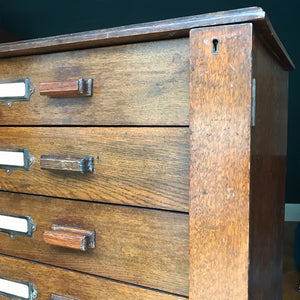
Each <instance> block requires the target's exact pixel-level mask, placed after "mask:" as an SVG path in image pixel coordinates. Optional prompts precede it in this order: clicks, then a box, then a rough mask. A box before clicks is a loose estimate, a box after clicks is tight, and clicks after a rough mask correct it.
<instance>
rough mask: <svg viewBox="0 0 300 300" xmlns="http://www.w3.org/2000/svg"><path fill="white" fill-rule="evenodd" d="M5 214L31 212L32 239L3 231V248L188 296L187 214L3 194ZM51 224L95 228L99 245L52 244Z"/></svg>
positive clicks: (0, 205) (0, 206) (0, 248)
mask: <svg viewBox="0 0 300 300" xmlns="http://www.w3.org/2000/svg"><path fill="white" fill-rule="evenodd" d="M0 211H1V213H6V214H14V215H29V216H31V217H32V219H33V222H34V223H35V224H36V226H37V231H36V232H35V233H34V234H33V237H32V238H28V237H23V236H16V238H15V239H14V240H11V239H10V238H9V236H8V235H7V234H4V233H2V234H1V246H0V251H1V252H2V253H4V254H7V255H12V256H17V257H23V258H26V259H30V260H35V261H39V262H44V263H47V264H52V265H56V266H60V267H65V268H68V269H74V270H78V271H82V272H87V273H91V274H95V275H100V276H104V277H108V278H113V279H116V280H120V281H124V282H129V283H133V284H138V285H141V286H147V287H151V288H155V289H159V290H163V291H168V292H173V293H176V294H180V295H187V294H188V215H187V214H183V213H172V212H164V211H159V210H149V209H143V208H132V207H125V206H119V205H107V204H99V203H85V202H83V201H74V200H62V199H55V198H50V197H37V196H28V195H18V194H10V193H6V192H1V193H0ZM52 224H58V225H64V226H70V227H79V228H82V229H86V230H95V231H96V235H97V246H96V248H95V249H88V250H87V251H85V252H83V251H80V250H73V249H68V248H63V247H58V246H52V245H48V244H46V243H45V242H44V240H43V234H44V232H45V231H48V230H50V229H51V225H52Z"/></svg>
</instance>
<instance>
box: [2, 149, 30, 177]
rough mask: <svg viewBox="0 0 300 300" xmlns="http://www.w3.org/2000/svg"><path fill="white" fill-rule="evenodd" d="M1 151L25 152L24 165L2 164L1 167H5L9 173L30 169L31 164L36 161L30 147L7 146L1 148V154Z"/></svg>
mask: <svg viewBox="0 0 300 300" xmlns="http://www.w3.org/2000/svg"><path fill="white" fill-rule="evenodd" d="M1 152H11V153H14V152H15V153H19V152H23V154H24V165H22V166H19V165H14V164H0V169H4V170H5V171H6V173H7V174H9V175H10V174H11V173H12V171H13V170H24V171H29V170H30V166H31V165H33V163H34V157H33V156H31V155H30V153H29V150H28V149H7V148H0V156H1Z"/></svg>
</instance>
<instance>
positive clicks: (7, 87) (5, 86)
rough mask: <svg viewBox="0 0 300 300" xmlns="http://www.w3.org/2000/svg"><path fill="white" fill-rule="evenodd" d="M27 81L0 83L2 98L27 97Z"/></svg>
mask: <svg viewBox="0 0 300 300" xmlns="http://www.w3.org/2000/svg"><path fill="white" fill-rule="evenodd" d="M25 94H26V87H25V82H12V83H1V84H0V98H5V97H11V98H14V97H25Z"/></svg>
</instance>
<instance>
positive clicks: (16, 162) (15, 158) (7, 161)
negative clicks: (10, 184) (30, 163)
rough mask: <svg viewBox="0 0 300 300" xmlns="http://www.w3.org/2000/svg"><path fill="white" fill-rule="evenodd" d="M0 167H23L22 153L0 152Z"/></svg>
mask: <svg viewBox="0 0 300 300" xmlns="http://www.w3.org/2000/svg"><path fill="white" fill-rule="evenodd" d="M0 165H5V166H14V167H24V165H25V162H24V152H14V151H0Z"/></svg>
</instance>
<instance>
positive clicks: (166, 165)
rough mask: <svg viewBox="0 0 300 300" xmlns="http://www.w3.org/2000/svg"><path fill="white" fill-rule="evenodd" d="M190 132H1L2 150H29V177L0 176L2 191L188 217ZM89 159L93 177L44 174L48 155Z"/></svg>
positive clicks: (75, 129) (9, 129)
mask: <svg viewBox="0 0 300 300" xmlns="http://www.w3.org/2000/svg"><path fill="white" fill-rule="evenodd" d="M188 138H189V137H188V128H114V127H112V128H101V127H100V128H95V127H89V128H78V127H71V128H70V127H68V128H65V127H63V128H60V127H52V128H51V127H35V128H30V127H28V128H27V127H25V128H24V127H2V128H0V142H1V146H3V147H6V148H8V149H23V148H24V149H29V151H30V154H31V155H32V156H33V157H34V158H35V163H34V164H33V165H32V166H31V167H30V171H28V172H27V171H20V170H14V171H13V172H12V174H11V175H7V174H6V172H5V171H4V170H0V189H1V190H7V191H14V192H23V193H31V194H39V195H48V196H55V197H65V198H73V199H82V200H93V201H99V202H109V203H119V204H127V205H136V206H146V207H156V208H162V209H170V210H177V211H185V212H187V211H188V148H189V143H188ZM53 153H54V154H56V155H58V154H63V155H66V154H68V155H76V156H93V157H94V172H93V173H86V174H81V173H78V172H67V171H66V172H63V171H60V170H42V169H41V168H40V156H41V155H47V154H53Z"/></svg>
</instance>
